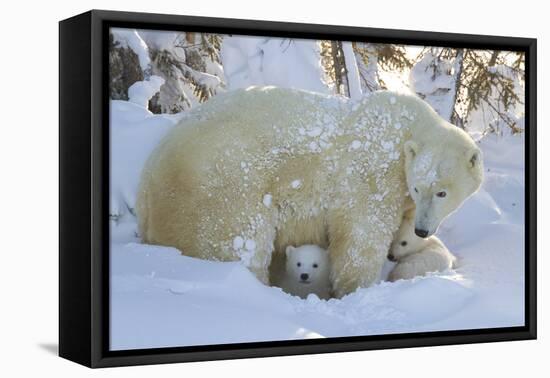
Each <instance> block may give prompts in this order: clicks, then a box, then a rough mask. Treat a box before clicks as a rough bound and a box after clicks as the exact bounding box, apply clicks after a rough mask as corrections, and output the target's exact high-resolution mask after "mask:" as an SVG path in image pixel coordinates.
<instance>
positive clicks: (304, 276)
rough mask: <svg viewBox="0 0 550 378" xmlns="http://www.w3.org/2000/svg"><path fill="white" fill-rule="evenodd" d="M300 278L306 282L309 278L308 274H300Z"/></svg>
mask: <svg viewBox="0 0 550 378" xmlns="http://www.w3.org/2000/svg"><path fill="white" fill-rule="evenodd" d="M300 278H301V279H302V281H307V279H308V278H309V274H307V273H302V274H300Z"/></svg>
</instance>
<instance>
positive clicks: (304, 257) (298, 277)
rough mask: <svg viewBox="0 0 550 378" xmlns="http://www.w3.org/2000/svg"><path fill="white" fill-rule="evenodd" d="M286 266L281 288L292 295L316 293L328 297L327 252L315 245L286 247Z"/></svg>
mask: <svg viewBox="0 0 550 378" xmlns="http://www.w3.org/2000/svg"><path fill="white" fill-rule="evenodd" d="M285 253H286V266H285V271H284V273H283V277H282V279H281V288H282V289H283V290H284V291H285V292H287V293H289V294H292V295H296V296H299V297H300V298H304V299H305V298H307V296H308V295H309V294H316V295H317V296H318V297H319V298H321V299H329V298H330V288H331V286H330V279H329V275H330V265H329V258H328V252H327V251H326V250H324V249H323V248H320V247H318V246H316V245H311V244H306V245H302V246H300V247H294V246H291V245H289V246H288V247H286V250H285Z"/></svg>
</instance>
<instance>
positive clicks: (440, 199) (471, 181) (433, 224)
mask: <svg viewBox="0 0 550 378" xmlns="http://www.w3.org/2000/svg"><path fill="white" fill-rule="evenodd" d="M452 127H455V126H452ZM455 128H456V127H455ZM460 132H462V133H464V132H463V131H462V130H459V129H457V130H456V131H454V132H452V133H451V135H453V136H455V135H456V134H457V133H458V134H460ZM464 134H466V133H464ZM456 138H459V140H458V141H457V143H456V145H453V144H452V143H449V145H446V142H445V141H439V142H438V143H439V144H438V145H436V146H431V147H432V148H422V147H420V146H419V145H417V144H416V142H414V141H407V142H406V143H405V145H404V149H405V173H406V178H407V187H408V190H409V194H410V196H411V198H412V199H413V201H414V203H415V206H416V214H415V218H414V230H415V234H416V235H417V236H419V237H421V238H427V237H429V236H432V235H433V234H435V232H436V231H437V228H438V227H439V225H440V224H441V222H442V221H443V219H445V218H446V217H447V216H448V215H449V214H450V213H452V212H453V211H454V210H456V209H457V208H458V207H460V205H461V204H462V203H463V202H464V200H465V199H466V198H468V197H469V196H470V195H472V194H473V193H474V192H476V191H477V190H478V189H479V187H480V185H481V182H482V180H483V163H482V155H481V150H480V149H479V148H477V146H475V143H474V142H473V141H472V140H471V139H469V138H470V137H469V136H467V135H456ZM466 138H468V139H466Z"/></svg>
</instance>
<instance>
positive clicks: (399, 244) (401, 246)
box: [388, 209, 429, 261]
mask: <svg viewBox="0 0 550 378" xmlns="http://www.w3.org/2000/svg"><path fill="white" fill-rule="evenodd" d="M414 230H415V227H414V209H412V210H409V211H407V212H406V213H405V216H404V217H403V221H402V222H401V226H399V229H398V230H397V232H396V233H395V235H394V238H393V242H392V243H391V246H390V251H389V252H388V259H389V260H390V261H399V260H400V259H402V258H403V257H405V256H407V255H410V254H412V253H416V252H419V251H421V250H423V249H424V247H426V245H428V244H429V239H423V238H419V237H418V236H416V234H415V232H414Z"/></svg>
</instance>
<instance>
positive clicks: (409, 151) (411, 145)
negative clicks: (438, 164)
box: [403, 140, 418, 163]
mask: <svg viewBox="0 0 550 378" xmlns="http://www.w3.org/2000/svg"><path fill="white" fill-rule="evenodd" d="M403 148H404V149H405V160H406V162H407V163H410V162H411V161H412V159H414V157H415V156H416V154H417V152H418V144H416V142H414V141H412V140H408V141H406V142H405V145H404V146H403Z"/></svg>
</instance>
